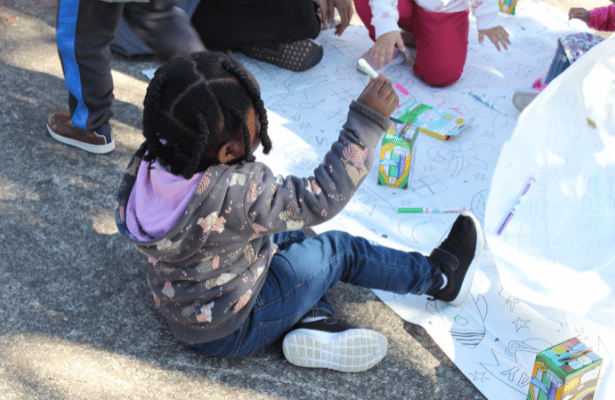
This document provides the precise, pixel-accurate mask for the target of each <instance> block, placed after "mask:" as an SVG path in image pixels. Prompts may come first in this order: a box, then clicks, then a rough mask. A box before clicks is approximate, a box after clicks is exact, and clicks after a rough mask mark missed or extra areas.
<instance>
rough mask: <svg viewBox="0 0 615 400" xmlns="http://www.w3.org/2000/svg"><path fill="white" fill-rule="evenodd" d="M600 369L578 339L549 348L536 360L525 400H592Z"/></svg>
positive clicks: (592, 354) (598, 360)
mask: <svg viewBox="0 0 615 400" xmlns="http://www.w3.org/2000/svg"><path fill="white" fill-rule="evenodd" d="M601 366H602V358H600V356H598V355H597V354H596V353H594V352H593V351H592V350H591V349H590V348H588V347H587V346H585V344H584V343H583V342H581V341H580V340H579V339H578V338H572V339H568V340H567V341H565V342H563V343H560V344H558V345H556V346H553V347H550V348H548V349H546V350H544V351H542V352H540V353H538V355H537V356H536V362H535V363H534V371H533V372H532V378H531V382H530V387H529V392H528V394H527V398H526V400H564V399H570V400H590V399H593V398H594V394H595V392H596V387H597V385H598V375H599V374H600V367H601Z"/></svg>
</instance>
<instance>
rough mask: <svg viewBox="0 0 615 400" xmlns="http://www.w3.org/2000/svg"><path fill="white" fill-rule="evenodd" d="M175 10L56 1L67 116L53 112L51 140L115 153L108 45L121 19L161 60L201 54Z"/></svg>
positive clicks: (160, 3) (168, 1)
mask: <svg viewBox="0 0 615 400" xmlns="http://www.w3.org/2000/svg"><path fill="white" fill-rule="evenodd" d="M174 5H175V0H151V1H150V2H149V3H108V2H104V1H99V0H60V1H59V3H58V26H57V35H56V36H57V44H58V52H59V54H60V60H61V61H62V68H63V71H64V78H65V82H66V87H67V89H68V92H69V100H68V103H69V109H70V115H69V114H66V113H62V112H57V113H53V114H51V115H50V116H49V117H48V119H47V130H48V132H49V134H50V135H51V136H52V137H53V138H54V139H56V140H58V141H60V142H62V143H65V144H68V145H71V146H75V147H78V148H80V149H83V150H85V151H88V152H90V153H96V154H103V153H108V152H111V151H113V150H114V149H115V142H114V140H113V136H112V135H111V125H110V124H109V120H110V119H111V117H112V116H113V111H112V105H113V100H114V96H113V79H112V76H111V59H112V57H111V50H110V44H111V42H112V41H113V39H114V38H115V35H116V33H117V27H118V24H119V21H120V18H121V17H122V15H124V16H125V17H126V20H127V22H128V23H129V25H130V26H131V27H132V28H133V29H134V30H135V32H136V33H137V34H138V35H139V36H140V37H141V39H142V40H143V41H144V42H145V43H146V44H147V45H148V46H150V47H151V48H152V50H154V51H156V52H157V53H159V54H161V55H162V56H163V57H167V58H168V57H170V56H172V55H173V54H176V53H186V54H188V53H192V52H195V51H203V50H205V47H204V46H203V44H202V42H201V41H200V39H199V37H198V35H197V33H196V32H195V31H194V29H193V28H192V27H191V26H190V22H189V20H188V17H187V16H186V15H185V13H184V12H183V11H181V10H180V9H179V8H177V7H174Z"/></svg>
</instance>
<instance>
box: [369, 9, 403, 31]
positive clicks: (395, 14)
mask: <svg viewBox="0 0 615 400" xmlns="http://www.w3.org/2000/svg"><path fill="white" fill-rule="evenodd" d="M369 5H370V7H371V9H372V26H373V27H374V30H375V31H376V39H378V37H379V36H381V35H384V34H385V33H389V32H393V31H397V30H399V26H398V25H397V22H398V21H399V11H397V0H370V2H369Z"/></svg>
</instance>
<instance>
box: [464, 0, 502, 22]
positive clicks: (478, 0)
mask: <svg viewBox="0 0 615 400" xmlns="http://www.w3.org/2000/svg"><path fill="white" fill-rule="evenodd" d="M470 1H471V6H470V7H471V9H472V14H474V16H475V17H476V28H477V29H489V28H493V27H495V26H498V25H501V24H500V21H499V17H498V12H499V11H500V6H499V4H498V0H470Z"/></svg>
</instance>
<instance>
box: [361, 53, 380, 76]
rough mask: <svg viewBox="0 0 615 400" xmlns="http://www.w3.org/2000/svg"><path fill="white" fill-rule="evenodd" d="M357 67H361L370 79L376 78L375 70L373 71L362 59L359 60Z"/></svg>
mask: <svg viewBox="0 0 615 400" xmlns="http://www.w3.org/2000/svg"><path fill="white" fill-rule="evenodd" d="M359 67H361V70H362V71H363V72H365V73H367V75H369V76H371V77H372V78H374V79H376V78H378V72H376V70H375V69H373V68H372V66H371V65H369V64H368V63H367V61H365V60H364V59H362V58H359Z"/></svg>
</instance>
